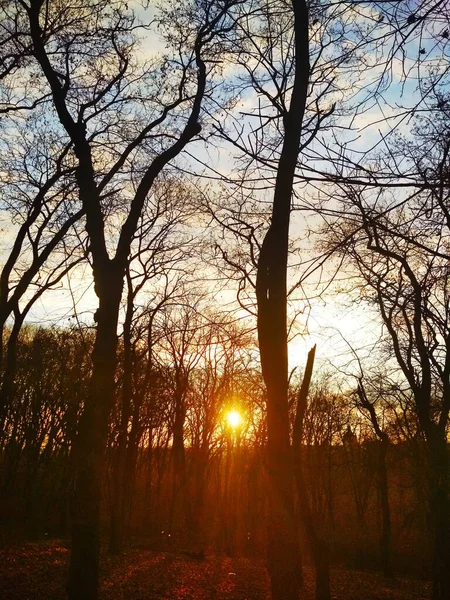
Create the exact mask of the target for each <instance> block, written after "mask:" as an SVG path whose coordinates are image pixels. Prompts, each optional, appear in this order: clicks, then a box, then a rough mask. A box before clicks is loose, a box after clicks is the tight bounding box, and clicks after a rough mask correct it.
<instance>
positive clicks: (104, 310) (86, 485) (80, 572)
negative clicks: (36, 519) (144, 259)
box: [67, 273, 123, 600]
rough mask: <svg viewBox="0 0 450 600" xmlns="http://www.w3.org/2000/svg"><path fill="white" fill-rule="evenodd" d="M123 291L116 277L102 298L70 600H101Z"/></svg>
mask: <svg viewBox="0 0 450 600" xmlns="http://www.w3.org/2000/svg"><path fill="white" fill-rule="evenodd" d="M103 283H105V280H103ZM122 286H123V282H122V274H121V273H120V274H119V277H117V276H116V277H113V274H112V273H110V277H109V278H108V285H104V286H103V287H102V292H103V293H101V294H99V300H100V303H99V309H98V311H97V314H96V318H97V335H96V339H95V345H94V351H93V353H92V376H91V383H90V391H89V395H88V397H87V398H86V402H85V406H84V410H83V414H82V416H81V419H80V424H79V432H78V438H77V440H76V442H75V448H74V467H75V477H74V483H73V496H72V502H71V517H72V552H71V557H70V566H69V582H68V587H67V591H68V595H69V598H70V600H97V599H98V567H99V549H100V504H101V490H102V479H103V473H104V465H105V447H106V440H107V436H108V424H109V414H110V410H111V407H112V405H113V401H114V375H115V370H116V361H117V358H116V351H117V321H118V313H119V305H120V298H121V294H122Z"/></svg>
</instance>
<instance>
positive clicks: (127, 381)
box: [109, 269, 134, 554]
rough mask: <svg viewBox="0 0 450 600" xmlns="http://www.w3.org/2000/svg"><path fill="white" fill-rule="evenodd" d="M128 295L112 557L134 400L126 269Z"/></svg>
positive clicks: (122, 511)
mask: <svg viewBox="0 0 450 600" xmlns="http://www.w3.org/2000/svg"><path fill="white" fill-rule="evenodd" d="M127 281H128V295H127V312H126V316H125V321H124V325H123V350H124V358H123V383H122V407H121V408H122V411H121V417H120V425H119V435H118V439H117V451H116V455H115V457H114V458H115V460H114V464H113V487H114V491H113V499H112V512H111V538H110V544H109V550H110V552H111V553H112V554H118V553H120V552H121V551H122V549H123V545H124V541H125V515H126V504H127V498H126V490H125V480H126V477H127V474H126V460H127V448H128V441H129V436H128V424H129V421H130V417H131V401H132V396H133V353H132V342H131V324H132V317H133V306H134V296H133V291H132V288H131V285H130V277H129V272H128V269H127Z"/></svg>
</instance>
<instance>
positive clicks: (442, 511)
mask: <svg viewBox="0 0 450 600" xmlns="http://www.w3.org/2000/svg"><path fill="white" fill-rule="evenodd" d="M427 442H428V452H429V461H430V493H431V518H432V523H433V534H434V556H433V594H432V598H433V600H448V598H450V543H449V540H450V502H449V460H448V444H447V439H446V434H445V430H444V429H443V428H440V427H438V426H436V425H434V426H432V427H430V429H429V431H428V432H427Z"/></svg>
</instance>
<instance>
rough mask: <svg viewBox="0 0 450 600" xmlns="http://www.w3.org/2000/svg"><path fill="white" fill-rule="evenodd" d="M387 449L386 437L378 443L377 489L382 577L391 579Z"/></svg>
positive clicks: (387, 441)
mask: <svg viewBox="0 0 450 600" xmlns="http://www.w3.org/2000/svg"><path fill="white" fill-rule="evenodd" d="M388 447H389V438H388V437H387V435H386V436H385V437H384V438H383V439H382V440H381V441H380V448H379V454H378V486H379V487H378V489H379V491H380V500H381V514H382V519H383V524H382V532H381V538H380V552H381V560H382V565H383V575H384V576H385V577H393V576H394V573H393V570H392V560H391V511H390V506H389V485H388V477H387V468H386V454H387V450H388Z"/></svg>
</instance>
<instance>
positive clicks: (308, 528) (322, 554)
mask: <svg viewBox="0 0 450 600" xmlns="http://www.w3.org/2000/svg"><path fill="white" fill-rule="evenodd" d="M315 354H316V346H314V347H313V348H312V349H311V350H310V351H309V352H308V360H307V363H306V368H305V374H304V376H303V381H302V385H301V388H300V392H299V395H298V403H297V412H296V415H295V423H294V431H293V446H294V461H295V481H296V484H297V492H298V499H299V506H300V518H301V521H302V524H303V528H304V531H305V533H306V537H307V539H308V544H309V547H310V549H311V553H312V555H313V560H314V568H315V573H316V600H330V598H331V590H330V550H329V547H328V543H327V542H326V541H325V540H323V539H321V538H320V537H319V534H318V527H317V523H316V522H315V521H316V519H315V518H314V515H313V511H312V510H311V507H310V503H309V501H308V497H307V495H306V485H305V478H304V475H303V466H302V456H301V449H302V440H303V420H304V416H305V412H306V408H307V401H308V392H309V386H310V383H311V377H312V372H313V366H314V358H315Z"/></svg>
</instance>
